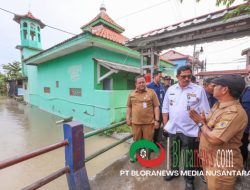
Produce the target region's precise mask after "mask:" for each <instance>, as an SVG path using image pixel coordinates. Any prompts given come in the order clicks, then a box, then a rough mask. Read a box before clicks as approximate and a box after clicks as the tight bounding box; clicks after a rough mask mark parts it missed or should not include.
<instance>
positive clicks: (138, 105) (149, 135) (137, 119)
mask: <svg viewBox="0 0 250 190" xmlns="http://www.w3.org/2000/svg"><path fill="white" fill-rule="evenodd" d="M135 86H136V89H135V90H134V91H132V92H131V93H130V94H129V97H128V102H127V113H126V121H127V125H129V126H131V125H132V134H133V139H134V141H138V140H140V139H146V140H149V141H152V140H153V136H154V128H155V127H159V116H160V111H159V105H160V103H159V100H158V98H157V95H156V94H155V92H154V90H152V89H148V88H146V82H145V78H144V77H143V76H141V75H140V76H137V77H136V78H135Z"/></svg>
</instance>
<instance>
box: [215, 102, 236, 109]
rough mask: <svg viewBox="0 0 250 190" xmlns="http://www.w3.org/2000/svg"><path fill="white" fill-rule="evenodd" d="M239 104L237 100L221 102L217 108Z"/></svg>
mask: <svg viewBox="0 0 250 190" xmlns="http://www.w3.org/2000/svg"><path fill="white" fill-rule="evenodd" d="M237 103H239V100H233V101H228V102H222V103H219V105H218V106H219V108H220V109H221V108H225V107H228V106H231V105H234V104H237Z"/></svg>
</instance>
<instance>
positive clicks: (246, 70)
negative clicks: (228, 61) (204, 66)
mask: <svg viewBox="0 0 250 190" xmlns="http://www.w3.org/2000/svg"><path fill="white" fill-rule="evenodd" d="M249 72H250V70H248V69H239V70H223V71H206V72H199V73H197V74H196V76H209V75H226V74H247V73H249Z"/></svg>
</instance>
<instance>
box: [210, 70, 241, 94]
mask: <svg viewBox="0 0 250 190" xmlns="http://www.w3.org/2000/svg"><path fill="white" fill-rule="evenodd" d="M211 82H212V83H214V84H218V85H222V86H227V87H228V88H229V90H230V94H231V95H232V96H233V97H235V98H238V97H239V96H240V95H241V93H242V92H243V90H244V88H245V80H244V78H243V77H242V76H241V75H237V74H232V75H223V76H221V77H218V78H215V79H213V80H212V81H211Z"/></svg>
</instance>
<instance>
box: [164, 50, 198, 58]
mask: <svg viewBox="0 0 250 190" xmlns="http://www.w3.org/2000/svg"><path fill="white" fill-rule="evenodd" d="M161 58H165V59H167V60H178V59H192V58H193V57H192V56H190V55H184V54H182V53H179V52H177V51H174V50H169V51H168V52H166V53H164V54H162V55H161Z"/></svg>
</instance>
